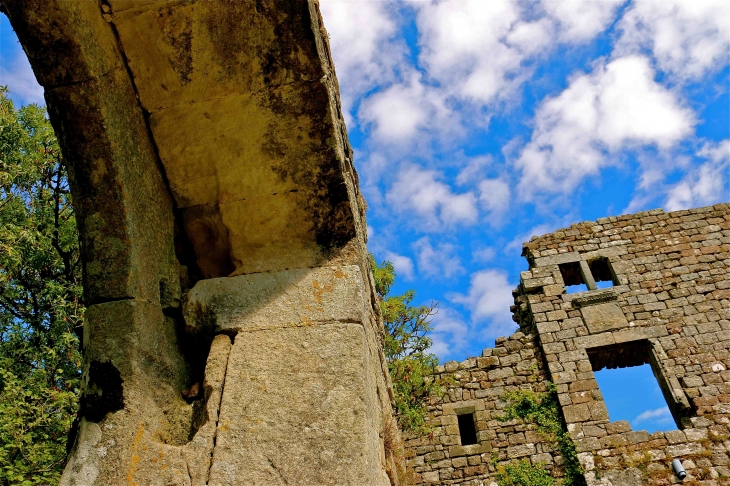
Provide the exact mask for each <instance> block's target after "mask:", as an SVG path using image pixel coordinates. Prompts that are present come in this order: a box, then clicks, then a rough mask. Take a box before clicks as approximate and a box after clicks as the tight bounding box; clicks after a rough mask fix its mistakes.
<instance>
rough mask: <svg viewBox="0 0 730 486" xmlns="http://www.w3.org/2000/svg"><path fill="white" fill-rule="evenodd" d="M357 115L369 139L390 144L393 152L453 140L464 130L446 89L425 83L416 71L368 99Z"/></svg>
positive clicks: (363, 102) (364, 101)
mask: <svg viewBox="0 0 730 486" xmlns="http://www.w3.org/2000/svg"><path fill="white" fill-rule="evenodd" d="M357 115H358V119H359V120H360V123H362V124H363V125H366V126H367V127H368V128H370V130H371V131H370V138H371V139H372V140H373V141H375V142H376V143H379V144H385V145H387V146H389V148H390V151H391V152H393V149H394V148H401V151H405V150H410V149H411V148H412V146H414V145H428V144H430V142H431V141H437V140H450V139H453V138H454V137H455V136H456V135H458V134H459V133H460V132H461V131H462V127H461V122H460V120H459V118H458V117H457V114H456V113H455V111H454V110H453V109H452V108H451V107H450V106H449V105H448V102H447V98H446V92H445V91H444V90H442V89H439V88H436V87H433V86H429V85H427V84H425V83H424V82H423V80H422V75H421V73H419V72H417V71H410V72H409V73H407V75H406V76H405V80H404V81H403V82H399V83H395V84H392V85H390V86H389V87H387V88H385V89H383V90H381V91H378V92H377V93H374V94H372V95H370V96H369V97H368V98H365V99H364V100H363V101H362V104H361V105H360V109H359V110H358V113H357Z"/></svg>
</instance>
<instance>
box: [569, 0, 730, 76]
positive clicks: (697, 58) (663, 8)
mask: <svg viewBox="0 0 730 486" xmlns="http://www.w3.org/2000/svg"><path fill="white" fill-rule="evenodd" d="M555 3H562V2H555ZM566 3H567V2H566ZM570 3H573V2H570ZM729 25H730V3H728V2H727V1H726V0H693V1H686V0H663V1H661V2H650V1H634V2H633V3H632V4H631V6H630V8H629V9H628V10H627V11H626V13H625V14H624V15H623V17H622V19H621V21H620V22H619V24H618V27H619V29H620V30H621V31H622V33H621V37H620V39H619V42H618V43H617V46H616V53H617V54H619V55H622V54H627V53H637V52H643V51H644V50H647V49H648V50H650V51H651V52H652V54H653V56H654V58H655V59H656V61H657V65H658V67H659V69H661V70H662V71H666V72H669V73H671V74H672V76H674V77H675V78H678V79H680V80H685V79H698V78H700V77H701V76H702V75H703V74H704V73H705V72H707V71H709V70H714V69H718V68H720V69H721V68H722V67H724V66H726V65H727V62H728V49H730V28H729V27H728V26H729Z"/></svg>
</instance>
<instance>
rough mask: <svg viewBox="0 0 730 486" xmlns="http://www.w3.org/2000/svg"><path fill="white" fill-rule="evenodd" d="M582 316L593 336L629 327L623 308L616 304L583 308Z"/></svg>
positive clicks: (608, 303)
mask: <svg viewBox="0 0 730 486" xmlns="http://www.w3.org/2000/svg"><path fill="white" fill-rule="evenodd" d="M581 314H582V315H583V320H584V321H585V323H586V326H587V327H588V330H589V331H590V332H591V334H598V333H601V332H605V331H611V330H613V329H621V328H624V327H627V326H628V325H629V321H628V320H627V319H626V316H625V315H624V313H623V311H622V310H621V307H619V305H618V304H617V303H615V302H607V303H604V304H597V305H589V306H587V307H582V308H581Z"/></svg>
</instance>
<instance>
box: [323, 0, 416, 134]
mask: <svg viewBox="0 0 730 486" xmlns="http://www.w3.org/2000/svg"><path fill="white" fill-rule="evenodd" d="M395 5H396V4H395V3H392V2H376V1H368V0H321V2H320V8H321V9H322V18H323V19H324V24H325V27H326V29H327V33H328V34H329V35H330V46H331V49H332V56H333V58H334V59H335V65H336V71H337V77H338V79H339V82H340V89H341V92H342V95H341V96H342V104H343V111H344V113H345V118H346V119H345V121H346V123H347V124H348V125H352V123H353V121H354V120H353V119H352V117H351V116H350V111H351V110H352V108H353V104H354V103H355V102H356V100H357V98H358V97H360V96H362V95H363V94H364V93H366V92H367V91H369V90H371V89H372V88H373V87H375V86H380V85H384V84H388V83H391V82H393V81H394V80H395V75H396V70H397V67H398V65H399V63H401V62H402V59H403V55H404V52H405V49H404V44H403V42H402V41H399V40H398V39H397V38H396V36H397V34H398V29H399V25H398V20H397V17H396V15H395V13H394V10H395V8H394V7H395Z"/></svg>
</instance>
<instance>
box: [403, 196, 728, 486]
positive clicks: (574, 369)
mask: <svg viewBox="0 0 730 486" xmlns="http://www.w3.org/2000/svg"><path fill="white" fill-rule="evenodd" d="M523 256H525V257H526V258H527V261H528V263H529V267H530V268H529V270H527V271H525V272H522V274H521V279H520V285H519V287H518V288H517V289H516V290H515V291H514V292H513V294H514V296H515V305H514V306H513V307H512V311H513V318H514V320H515V322H517V323H518V324H519V326H520V330H519V331H518V332H517V333H515V334H514V335H513V336H511V337H510V338H500V339H498V340H497V343H496V344H497V345H496V347H495V348H494V349H486V350H484V353H483V355H482V357H479V358H469V359H467V360H465V361H463V362H461V363H457V362H449V363H446V364H444V365H443V366H441V367H439V369H438V370H437V373H439V375H440V376H441V377H450V378H451V380H453V382H452V383H453V384H452V385H451V386H450V387H449V388H448V390H447V393H446V394H445V395H444V396H443V397H432V402H431V407H430V409H429V422H430V424H431V425H432V426H433V430H432V432H431V434H430V435H426V436H423V437H409V438H408V439H407V441H406V452H407V456H409V457H410V459H409V467H410V468H411V470H412V472H413V474H414V476H415V478H416V483H417V484H463V485H475V486H476V485H489V484H491V483H492V482H493V478H494V472H495V464H499V463H505V462H509V461H514V460H521V459H528V460H529V461H530V462H531V463H532V464H537V463H540V464H543V465H544V466H545V467H546V468H547V469H549V470H551V471H552V472H553V475H554V476H556V477H560V476H561V475H562V468H561V463H562V458H561V457H559V454H558V453H557V452H556V451H555V450H552V448H551V447H550V445H549V444H547V443H545V441H544V440H543V438H542V437H541V436H540V435H539V434H537V433H536V432H535V431H534V427H532V426H531V425H530V424H523V423H520V421H519V420H518V421H510V422H502V421H499V420H497V418H498V417H499V416H500V415H501V414H502V413H503V411H502V410H503V409H504V407H505V406H506V402H505V401H503V400H502V399H500V397H501V396H503V393H504V392H506V391H510V390H516V389H520V388H522V389H532V390H535V391H542V390H544V389H545V388H546V383H545V381H546V380H550V381H551V382H553V383H554V384H555V385H556V388H557V394H558V399H559V402H560V408H561V412H562V416H563V418H564V420H565V425H566V427H567V430H568V432H569V433H570V436H571V438H572V439H573V442H574V444H575V446H576V450H577V452H578V457H579V459H580V463H581V465H582V467H583V469H584V471H585V474H584V476H585V480H586V482H587V484H588V485H589V486H593V485H605V486H609V485H614V486H634V485H637V486H638V485H644V484H647V485H666V484H679V483H682V484H692V485H707V486H709V485H713V486H714V485H727V484H730V456H729V453H730V430H729V428H728V427H729V426H730V370H729V368H730V206H729V205H728V204H718V205H715V206H711V207H704V208H698V209H691V210H685V211H676V212H671V213H665V212H664V211H662V210H661V209H658V210H653V211H647V212H643V213H638V214H632V215H624V216H619V217H610V218H601V219H599V220H597V221H595V222H584V223H579V224H575V225H573V226H571V227H569V228H566V229H563V230H560V231H557V232H555V233H552V234H548V235H544V236H541V237H534V238H533V239H532V240H530V241H529V242H527V243H525V245H524V246H523ZM597 282H603V284H601V285H598V284H597ZM566 285H582V286H583V287H582V289H581V291H578V292H573V293H567V291H566ZM599 287H601V288H599ZM642 364H650V365H651V367H652V370H653V372H654V375H655V376H656V378H657V381H658V384H659V386H660V387H661V389H662V392H663V394H664V397H665V399H666V402H667V405H668V406H669V408H670V410H671V412H672V415H673V417H674V420H675V422H676V427H677V428H676V430H669V431H665V432H656V433H653V434H648V433H647V432H646V431H634V430H632V429H631V427H630V425H629V423H628V422H626V421H617V422H611V420H610V417H609V415H608V411H607V410H606V406H605V403H604V402H603V397H602V395H601V391H600V390H599V388H598V384H597V383H596V380H595V377H594V374H593V373H594V372H595V371H598V370H601V369H604V368H609V369H610V368H616V367H625V366H637V365H642ZM463 414H472V417H473V420H474V424H475V428H476V439H477V443H476V444H474V445H467V446H462V445H461V434H460V430H459V426H458V425H457V423H458V420H457V419H458V416H459V415H463ZM675 458H676V459H680V460H681V461H682V463H683V465H684V468H685V469H686V471H687V477H686V478H685V479H684V481H680V480H679V479H678V478H677V477H676V476H675V475H674V473H673V472H672V470H671V461H672V459H675Z"/></svg>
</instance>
